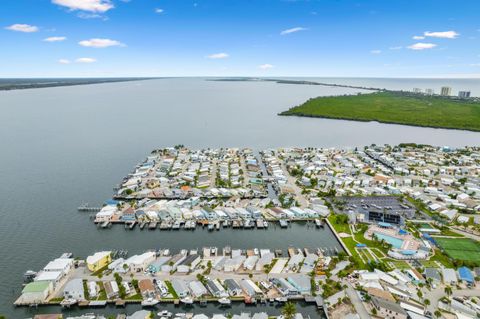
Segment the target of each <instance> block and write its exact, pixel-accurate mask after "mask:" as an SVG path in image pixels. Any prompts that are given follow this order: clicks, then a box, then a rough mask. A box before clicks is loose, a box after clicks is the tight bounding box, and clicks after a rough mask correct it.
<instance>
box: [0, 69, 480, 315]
mask: <svg viewBox="0 0 480 319" xmlns="http://www.w3.org/2000/svg"><path fill="white" fill-rule="evenodd" d="M312 80H313V81H320V82H326V83H332V82H333V81H332V79H312ZM334 82H335V83H348V84H352V85H362V86H372V87H382V88H383V87H385V88H391V89H411V87H412V86H417V87H439V86H441V85H443V84H444V83H445V82H448V83H445V84H447V85H451V86H452V87H454V88H455V89H461V88H465V87H468V88H469V89H471V90H472V94H477V95H478V92H479V89H478V81H477V80H455V79H452V80H431V79H340V78H339V79H335V80H334ZM204 92H215V97H214V98H212V97H211V96H209V95H205V94H204ZM239 92H240V94H241V96H242V97H243V98H242V99H235V98H232V97H234V96H238V95H239ZM356 92H357V90H351V89H345V88H331V87H319V86H308V85H279V84H275V83H270V82H261V83H255V82H243V83H231V82H230V83H227V82H213V81H205V80H204V79H187V78H184V79H158V80H150V81H143V82H142V81H139V82H125V83H115V84H113V83H111V84H103V85H90V86H76V87H65V88H61V89H60V88H47V89H41V90H23V91H22V92H21V94H20V91H18V92H14V91H12V92H7V93H6V94H2V96H1V104H2V105H4V106H5V108H4V109H5V113H4V116H2V118H1V119H0V121H1V124H2V125H0V129H1V130H2V136H4V137H5V138H4V139H1V143H0V144H1V146H2V149H4V150H5V152H4V154H2V155H3V156H2V159H1V162H2V165H1V167H2V168H3V170H2V178H3V183H2V184H1V185H0V188H1V190H2V191H1V194H2V198H3V199H4V200H3V201H2V208H1V210H2V211H3V212H6V213H5V214H3V215H2V216H3V218H4V219H3V220H2V221H3V222H2V223H1V225H2V231H0V237H1V241H2V246H1V247H0V251H1V255H2V256H8V258H5V259H4V261H3V262H2V263H1V264H0V273H1V274H2V277H3V278H4V281H3V283H2V284H3V286H4V287H5V289H2V290H1V291H0V309H1V310H2V311H1V314H3V315H6V316H7V318H17V317H25V318H26V317H33V315H34V314H35V313H37V312H38V313H43V312H48V311H50V312H55V310H56V311H57V312H58V311H59V309H58V307H54V308H51V307H48V306H45V307H39V308H38V309H35V308H33V309H30V308H25V307H21V308H14V307H13V306H12V304H13V302H14V301H15V299H16V298H17V297H18V295H19V293H20V292H21V291H20V289H19V286H18V283H19V281H21V280H22V276H23V274H24V273H25V271H27V270H28V268H33V269H40V268H41V267H42V266H43V265H45V264H46V263H47V262H48V260H50V259H53V258H55V257H56V256H58V254H59V253H60V252H61V251H74V252H75V254H76V255H81V256H87V255H88V254H89V253H91V252H92V249H107V250H113V249H123V250H128V251H129V252H131V253H132V252H136V251H138V249H139V247H158V246H162V247H163V246H164V245H163V244H162V243H168V246H169V247H171V249H174V250H178V249H183V248H200V247H203V246H217V247H224V246H227V245H232V246H234V244H236V245H238V246H242V247H241V248H247V247H270V248H274V249H276V248H279V247H283V244H282V243H289V244H292V245H295V246H296V247H312V248H313V247H319V246H320V247H327V246H328V245H329V243H332V245H338V247H340V245H339V244H338V242H337V240H336V239H335V237H334V236H333V234H332V233H331V231H330V229H329V228H328V227H325V229H324V230H323V229H316V228H315V227H313V228H311V227H310V228H309V227H307V226H306V223H304V222H294V223H290V224H289V226H288V227H289V228H288V231H285V230H281V229H280V228H279V227H278V224H277V223H270V225H269V228H268V229H267V230H266V229H264V230H261V231H248V234H246V233H245V232H243V231H234V229H232V226H233V225H232V226H230V228H226V229H223V225H222V229H221V230H220V231H214V232H207V230H206V229H205V230H203V229H202V227H199V226H197V224H196V223H195V224H194V226H196V228H195V229H196V231H182V230H180V231H176V232H171V231H165V232H163V231H159V226H160V222H157V225H156V228H155V229H157V230H156V231H154V230H152V231H150V230H147V229H144V230H143V231H139V228H138V227H137V228H135V229H134V230H133V231H125V230H124V229H123V227H120V225H113V224H111V226H112V227H111V228H107V229H105V230H104V229H98V228H97V227H92V221H91V220H89V219H88V217H86V215H90V214H93V213H95V212H77V208H78V206H79V205H80V204H82V203H83V202H84V201H88V202H89V203H90V204H91V206H92V207H94V206H100V208H101V206H102V205H101V203H103V202H104V201H105V199H107V198H111V195H112V186H114V185H116V184H118V183H119V177H121V176H124V175H125V174H128V173H129V172H130V171H131V168H132V167H134V166H135V165H136V164H137V163H138V161H139V159H141V158H143V157H144V156H145V154H148V153H149V152H150V151H151V150H152V149H154V148H160V147H166V146H170V145H175V143H179V142H182V143H186V144H187V145H188V146H189V147H191V148H193V149H201V148H208V147H217V148H218V147H219V146H222V145H225V146H239V147H251V148H252V149H253V150H262V149H268V148H273V147H280V146H287V145H296V146H315V147H326V148H328V147H333V146H335V147H351V148H352V149H353V148H354V147H355V146H363V145H368V144H370V143H372V142H375V143H376V144H377V145H383V144H385V143H390V144H398V143H401V142H406V141H415V142H417V143H425V144H432V145H440V146H441V145H450V146H452V147H456V146H458V147H461V146H464V145H478V141H479V134H478V133H472V132H465V131H452V130H442V129H428V128H416V127H406V126H402V125H386V124H379V123H374V122H370V123H362V122H348V121H335V120H322V119H309V118H283V117H278V116H276V114H277V113H278V112H281V111H283V110H285V109H288V108H289V107H291V106H292V105H297V104H299V103H302V102H303V101H305V100H306V99H308V98H311V97H316V96H319V95H341V94H351V93H356ZM52 94H54V95H55V97H56V102H55V103H52V100H51V95H52ZM138 96H148V98H149V99H150V100H149V101H148V102H147V101H146V100H143V99H140V100H139V99H138V98H137V97H138ZM152 101H153V102H152ZM133 103H135V104H136V107H135V108H132V107H131V105H132V104H133ZM152 103H153V104H152ZM65 105H69V106H70V107H71V108H72V109H74V110H75V112H74V113H66V112H65ZM152 105H161V106H162V107H152ZM168 105H175V106H176V107H172V108H168V107H167V106H168ZM164 106H165V107H164ZM167 109H168V112H170V113H168V116H165V114H166V112H167ZM92 114H94V115H95V117H92ZM139 114H149V116H150V117H151V118H155V119H156V121H157V123H158V125H148V126H146V125H145V123H144V122H142V121H132V119H133V118H137V117H138V115H139ZM185 114H188V115H189V116H188V117H185ZM252 114H253V115H254V116H252ZM15 118H22V119H23V120H22V121H12V119H15ZM100 119H102V120H100ZM104 119H110V120H111V121H114V122H116V123H127V122H128V123H130V125H131V130H132V132H135V133H133V134H124V135H122V136H121V137H120V136H119V135H118V132H113V131H112V130H105V120H104ZM85 123H89V124H88V127H86V125H85ZM205 123H215V124H216V125H206V124H205ZM339 123H340V124H341V125H339ZM178 127H182V128H183V129H182V130H178ZM174 131H175V132H176V133H175V134H172V132H174ZM264 131H269V132H272V134H268V136H264V137H262V138H259V132H264ZM12 132H18V134H13V133H12ZM200 132H201V134H200ZM220 132H229V133H228V134H221V133H220ZM127 145H128V147H127ZM32 152H34V154H35V163H36V165H32V162H31V160H32V158H31V154H32ZM18 154H23V156H18ZM93 154H94V155H93ZM47 181H48V182H47ZM53 199H54V200H53ZM33 208H35V209H34V211H35V213H32V212H33ZM26 221H29V222H28V223H27V222H26ZM232 224H233V223H232ZM107 225H108V224H107ZM145 228H146V227H145ZM38 230H41V231H38ZM59 230H61V231H59ZM32 243H35V245H33V244H32ZM11 251H14V252H19V253H17V254H14V255H12V253H11ZM19 265H22V266H19ZM166 306H170V305H166ZM171 306H172V308H173V305H171ZM210 306H213V305H212V304H209V305H208V306H207V308H202V309H210ZM232 306H233V307H235V306H236V304H235V303H234V304H232ZM128 307H129V308H128V309H132V310H133V309H135V307H136V305H129V306H128ZM138 307H140V305H138ZM194 307H195V305H194ZM242 307H244V305H243V303H242ZM256 307H260V305H257V306H256ZM194 309H196V308H194ZM236 309H237V308H236ZM248 309H251V308H248ZM248 309H247V310H248ZM255 309H257V308H255ZM52 310H53V311H52ZM106 310H110V311H113V312H115V306H114V305H111V306H110V305H108V306H107V307H106ZM68 311H69V313H72V314H74V313H76V314H80V312H78V311H77V310H75V308H73V309H71V310H68ZM102 311H103V309H101V311H100V312H102ZM203 312H205V313H207V312H206V310H205V311H203ZM239 312H241V311H240V310H239V311H237V312H236V313H239ZM267 312H269V311H267ZM302 312H303V311H302ZM103 313H105V314H106V313H107V312H103ZM210 313H213V312H210ZM217 313H223V311H220V312H219V311H217ZM269 313H270V312H269ZM278 313H279V310H278V312H277V314H278Z"/></svg>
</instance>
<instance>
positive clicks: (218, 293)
mask: <svg viewBox="0 0 480 319" xmlns="http://www.w3.org/2000/svg"><path fill="white" fill-rule="evenodd" d="M205 285H206V286H207V288H208V291H210V293H211V294H212V296H214V297H217V298H220V297H226V296H228V294H227V292H226V291H225V288H223V286H222V285H221V284H220V283H219V282H218V280H217V279H209V278H207V280H206V281H205Z"/></svg>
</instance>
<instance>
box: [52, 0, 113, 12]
mask: <svg viewBox="0 0 480 319" xmlns="http://www.w3.org/2000/svg"><path fill="white" fill-rule="evenodd" d="M52 3H54V4H58V5H59V6H63V7H67V8H69V9H70V10H82V11H90V12H107V11H108V10H110V9H113V8H114V7H115V6H114V5H113V3H112V2H111V1H110V0H52Z"/></svg>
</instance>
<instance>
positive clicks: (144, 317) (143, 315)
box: [127, 310, 152, 319]
mask: <svg viewBox="0 0 480 319" xmlns="http://www.w3.org/2000/svg"><path fill="white" fill-rule="evenodd" d="M151 314H152V312H151V311H147V310H139V311H135V312H134V313H133V314H131V315H130V316H127V319H149V318H151Z"/></svg>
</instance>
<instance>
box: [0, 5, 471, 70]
mask: <svg viewBox="0 0 480 319" xmlns="http://www.w3.org/2000/svg"><path fill="white" fill-rule="evenodd" d="M479 12H480V1H477V0H448V1H447V0H415V1H413V0H370V1H367V0H363V1H362V0H356V1H352V0H255V1H254V0H223V1H221V0H2V1H1V4H0V48H1V49H0V77H116V76H303V77H307V76H312V77H437V78H442V77H451V78H455V77H464V78H468V77H472V78H480V19H479Z"/></svg>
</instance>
